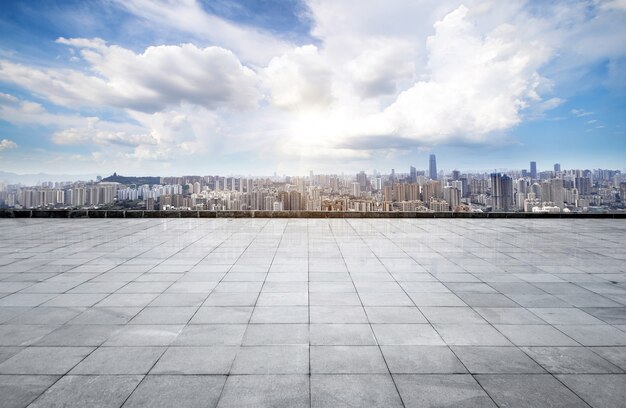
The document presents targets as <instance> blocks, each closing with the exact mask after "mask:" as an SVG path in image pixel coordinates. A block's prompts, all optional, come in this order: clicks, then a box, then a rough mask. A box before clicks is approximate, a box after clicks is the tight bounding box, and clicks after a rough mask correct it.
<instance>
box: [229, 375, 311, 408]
mask: <svg viewBox="0 0 626 408" xmlns="http://www.w3.org/2000/svg"><path fill="white" fill-rule="evenodd" d="M309 400H310V398H309V377H308V376H306V375H231V376H229V377H228V379H227V380H226V385H225V386H224V391H223V392H222V396H221V398H220V400H219V403H218V405H217V406H218V408H230V407H233V408H234V407H237V408H239V407H241V408H244V407H245V408H306V407H309Z"/></svg>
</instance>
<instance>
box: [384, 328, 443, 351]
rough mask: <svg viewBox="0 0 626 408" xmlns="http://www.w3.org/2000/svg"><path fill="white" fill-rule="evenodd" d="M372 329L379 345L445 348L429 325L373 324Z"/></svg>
mask: <svg viewBox="0 0 626 408" xmlns="http://www.w3.org/2000/svg"><path fill="white" fill-rule="evenodd" d="M372 329H373V330H374V334H375V335H376V339H377V341H378V343H379V344H381V345H385V346H392V345H416V346H439V345H441V346H443V345H445V343H444V342H443V340H442V339H441V337H440V336H439V334H437V332H436V331H435V329H433V327H432V326H431V325H429V324H373V325H372Z"/></svg>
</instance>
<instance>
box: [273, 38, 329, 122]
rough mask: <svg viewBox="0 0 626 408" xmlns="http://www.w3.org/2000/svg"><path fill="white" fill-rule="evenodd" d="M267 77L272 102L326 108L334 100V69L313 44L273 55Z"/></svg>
mask: <svg viewBox="0 0 626 408" xmlns="http://www.w3.org/2000/svg"><path fill="white" fill-rule="evenodd" d="M264 78H265V83H266V85H267V86H268V87H269V89H270V91H271V99H272V102H273V103H274V105H276V106H278V107H281V108H285V109H293V110H297V109H306V108H314V109H315V108H326V107H328V106H329V105H330V103H331V102H332V90H331V85H332V71H331V70H330V65H329V63H328V61H326V60H325V59H324V58H323V56H321V55H320V54H319V52H318V50H317V47H315V46H314V45H307V46H304V47H299V48H296V49H295V50H294V51H292V52H290V53H288V54H285V55H283V56H281V57H277V58H274V59H272V60H271V61H270V63H269V65H268V67H267V68H266V69H265V70H264Z"/></svg>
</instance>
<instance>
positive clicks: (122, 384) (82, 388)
mask: <svg viewBox="0 0 626 408" xmlns="http://www.w3.org/2000/svg"><path fill="white" fill-rule="evenodd" d="M142 377H143V376H141V375H114V376H109V375H106V376H85V375H80V376H75V375H66V376H65V377H63V378H61V379H60V380H59V381H58V382H57V383H56V384H54V385H53V386H52V387H50V388H49V389H48V390H47V391H46V392H45V393H44V394H42V395H41V396H40V397H39V398H38V399H37V400H35V402H33V403H32V404H31V405H29V407H31V408H39V407H42V408H43V407H45V408H51V407H64V408H73V407H76V408H84V407H93V408H109V407H110V408H113V407H119V406H120V405H122V403H123V402H124V401H125V400H126V398H127V397H128V396H129V395H130V393H131V392H132V391H133V390H134V389H135V387H136V386H137V384H139V382H140V381H141V379H142Z"/></svg>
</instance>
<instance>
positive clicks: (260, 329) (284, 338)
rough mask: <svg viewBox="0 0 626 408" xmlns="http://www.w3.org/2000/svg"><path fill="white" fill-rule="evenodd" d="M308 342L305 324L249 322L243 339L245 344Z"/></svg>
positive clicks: (307, 331)
mask: <svg viewBox="0 0 626 408" xmlns="http://www.w3.org/2000/svg"><path fill="white" fill-rule="evenodd" d="M281 344H292V345H293V344H309V325H307V324H250V325H248V326H247V329H246V334H245V336H244V339H243V345H245V346H271V345H281Z"/></svg>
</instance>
